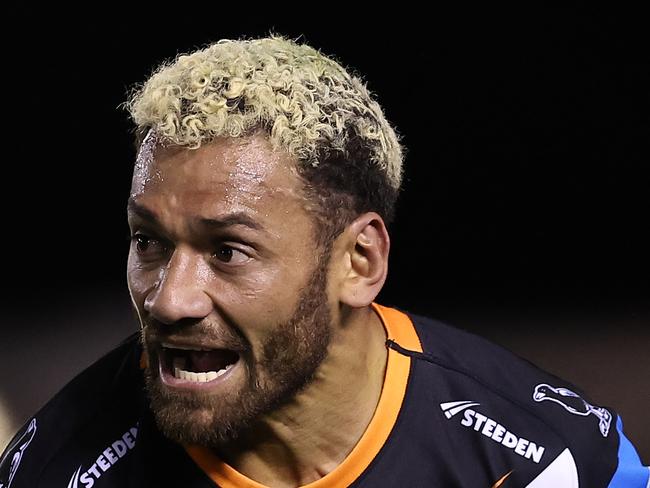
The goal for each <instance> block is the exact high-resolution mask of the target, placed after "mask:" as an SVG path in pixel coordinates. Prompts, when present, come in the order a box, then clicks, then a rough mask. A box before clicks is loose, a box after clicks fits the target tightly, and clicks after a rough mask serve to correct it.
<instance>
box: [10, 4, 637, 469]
mask: <svg viewBox="0 0 650 488" xmlns="http://www.w3.org/2000/svg"><path fill="white" fill-rule="evenodd" d="M231 8H234V7H231ZM236 10H237V11H236V12H234V13H227V12H223V11H220V10H217V9H216V8H215V9H214V11H209V10H207V11H201V12H198V15H195V14H197V13H194V14H193V13H191V12H189V13H183V14H178V15H176V14H174V15H171V17H167V18H163V17H162V16H154V15H153V14H151V15H149V16H147V17H143V18H138V19H135V18H134V17H133V16H132V14H131V12H128V13H127V12H125V13H124V15H115V14H114V13H110V12H102V11H101V10H95V11H93V12H83V11H78V10H76V11H70V12H66V11H63V10H61V9H60V8H57V10H53V11H47V10H43V8H39V9H36V8H29V7H25V8H23V9H20V10H17V9H15V8H14V9H9V12H8V14H7V19H6V22H8V23H9V24H12V26H13V27H14V28H15V29H16V34H15V36H14V37H13V38H12V40H11V42H9V43H5V45H4V49H3V57H4V59H3V62H2V63H3V73H4V80H5V82H4V84H5V87H4V97H3V101H4V108H5V110H4V113H3V115H4V124H3V127H4V129H3V130H4V131H5V134H6V136H5V138H4V145H3V149H4V151H3V154H4V164H3V166H2V173H3V177H2V180H1V181H2V188H3V192H2V204H3V208H4V215H3V217H4V219H3V223H4V231H3V237H4V239H3V259H2V266H3V272H2V278H3V279H2V302H3V303H2V306H3V310H4V312H5V313H4V314H3V317H4V318H3V321H2V327H3V333H2V341H1V342H0V361H1V363H0V379H1V382H0V419H1V418H2V416H3V415H4V418H5V419H6V420H5V425H4V427H2V421H1V420H0V445H2V444H3V443H4V442H6V441H7V440H8V438H7V436H8V435H10V434H11V433H12V431H13V430H15V429H16V427H17V423H22V422H23V421H25V420H26V419H27V418H28V416H29V415H30V414H31V413H32V412H33V411H34V410H35V409H37V408H38V407H40V406H41V405H42V404H43V403H44V402H45V401H46V400H47V398H49V397H50V396H51V395H52V394H53V393H54V392H55V391H57V390H58V389H59V388H60V387H61V386H62V385H63V384H64V383H65V382H66V381H68V380H69V379H70V378H71V377H72V376H73V375H74V374H76V372H78V371H80V370H81V369H82V368H83V367H84V366H86V365H87V364H89V363H90V362H91V361H93V360H94V359H95V358H97V357H98V355H99V354H100V353H101V352H103V351H106V350H108V349H110V348H111V347H112V346H113V345H114V344H116V343H117V342H118V341H119V339H120V338H121V337H124V336H125V335H126V334H128V333H129V332H130V331H132V330H135V328H136V324H135V321H134V320H133V317H132V315H131V313H130V309H129V299H128V294H127V292H126V285H125V263H126V253H127V248H128V242H127V233H128V228H127V226H126V218H125V204H126V198H127V196H128V191H129V186H130V173H131V169H132V161H133V158H134V150H133V148H132V142H131V137H130V130H131V125H130V122H129V121H128V117H127V114H126V112H125V111H124V110H122V109H120V108H119V105H120V104H121V103H122V102H124V101H125V99H126V93H127V90H128V89H129V88H131V87H132V86H133V85H134V84H135V83H138V82H142V81H143V80H144V79H145V78H146V77H147V76H148V75H149V74H150V72H151V70H152V69H153V68H154V66H156V65H157V63H159V62H160V61H162V60H164V59H167V58H169V57H172V56H174V55H175V54H176V53H177V52H186V51H190V50H193V49H194V48H196V47H199V46H202V45H204V44H206V43H208V42H210V41H214V40H217V39H220V38H234V37H241V36H253V37H254V36H260V35H264V34H268V32H269V31H270V30H273V31H275V32H277V33H278V34H283V35H286V36H289V37H292V38H298V37H299V36H300V38H301V40H303V41H305V42H307V43H309V44H311V45H313V46H314V47H317V48H319V49H321V50H322V51H323V52H325V53H326V54H330V55H334V56H335V57H336V58H337V59H338V60H339V61H340V62H341V63H342V64H344V65H346V66H350V67H352V68H353V70H354V71H356V72H358V73H360V74H362V75H363V77H364V78H365V79H366V80H367V81H368V86H369V88H370V90H371V91H372V92H373V93H375V94H376V97H377V98H378V100H379V102H380V103H381V104H382V105H383V106H384V108H385V112H386V115H387V117H388V118H389V120H390V121H391V122H392V123H394V124H395V125H396V127H397V128H398V131H399V133H400V134H401V135H402V137H403V143H404V144H405V146H406V147H407V151H408V153H407V158H406V177H405V182H404V192H403V194H402V196H401V199H400V202H399V207H398V216H397V222H396V224H395V225H394V226H393V228H392V232H391V235H392V246H393V247H392V258H391V271H390V277H389V282H388V284H387V286H386V288H385V290H384V291H383V292H382V295H381V297H380V300H379V301H380V302H381V303H385V304H391V305H398V306H400V307H402V308H405V309H408V310H411V311H415V312H420V313H424V314H427V315H430V316H434V317H437V318H439V319H442V320H445V321H447V322H451V323H453V324H456V325H458V326H460V327H463V328H465V329H469V330H471V331H473V332H476V333H479V334H481V335H484V336H486V337H488V338H491V339H493V340H495V341H497V342H499V343H501V344H503V345H505V346H506V347H508V348H510V349H512V350H514V351H515V352H517V353H518V354H520V355H522V356H524V357H526V358H528V359H530V360H532V361H533V362H535V363H537V364H539V365H540V366H542V367H544V368H545V369H548V370H550V371H552V372H553V373H556V374H558V375H560V376H562V377H564V378H566V379H568V380H570V381H573V382H575V383H577V384H579V385H580V386H581V387H582V388H583V389H584V390H586V391H587V393H588V394H589V396H590V397H591V399H592V400H593V401H594V402H595V403H598V404H604V405H608V406H611V407H612V408H614V409H616V410H617V411H619V412H621V413H622V415H623V418H624V420H625V422H626V430H627V432H628V434H629V437H630V438H631V439H632V440H633V442H634V443H635V444H636V446H637V447H638V449H639V451H640V452H641V453H642V458H644V460H645V462H646V463H648V459H650V421H649V420H648V410H649V409H648V407H649V406H650V393H649V391H650V390H649V388H648V386H647V378H648V377H649V376H650V375H649V373H650V360H649V359H648V354H647V351H648V346H650V331H649V327H648V326H649V325H650V300H649V299H648V298H649V296H650V286H649V283H650V280H649V279H648V276H649V272H650V262H649V259H648V249H650V238H649V232H648V220H649V219H648V211H649V210H650V205H649V198H648V183H649V182H650V178H649V177H648V175H649V172H648V164H649V163H650V151H649V148H650V120H649V114H650V97H649V87H650V63H649V58H648V55H647V53H648V46H650V43H649V42H648V40H649V39H648V36H647V28H646V27H644V25H643V23H642V18H643V17H642V16H641V14H640V12H631V11H629V12H622V11H621V12H613V11H611V10H609V11H601V12H597V11H585V10H569V9H556V10H554V9H541V8H540V9H537V10H536V9H533V8H530V9H528V10H526V11H508V12H505V11H495V10H489V11H488V10H486V11H475V10H471V9H469V7H467V9H462V8H459V10H458V11H442V10H439V11H437V12H436V11H433V12H429V13H424V12H417V13H416V12H413V13H401V14H400V13H395V12H392V11H388V10H386V11H384V12H373V18H372V19H371V18H370V16H369V14H358V15H356V14H354V15H353V14H351V13H348V12H342V11H337V10H330V11H326V12H320V13H318V14H312V15H307V14H304V15H303V18H301V19H294V18H289V17H287V16H283V15H281V14H280V13H278V12H275V13H274V14H275V15H271V14H267V13H262V12H256V14H255V15H256V16H254V17H252V18H248V16H249V15H251V13H248V12H240V11H239V9H236ZM244 14H245V15H244ZM377 16H378V17H377ZM2 410H4V414H3V413H2ZM3 429H4V430H3Z"/></svg>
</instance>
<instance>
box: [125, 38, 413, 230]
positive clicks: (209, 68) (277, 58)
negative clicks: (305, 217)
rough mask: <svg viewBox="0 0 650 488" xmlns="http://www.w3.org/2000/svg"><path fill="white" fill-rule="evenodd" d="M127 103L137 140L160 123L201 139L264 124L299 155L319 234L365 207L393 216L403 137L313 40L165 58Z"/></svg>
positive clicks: (169, 135) (230, 43)
mask: <svg viewBox="0 0 650 488" xmlns="http://www.w3.org/2000/svg"><path fill="white" fill-rule="evenodd" d="M126 106H127V108H128V110H129V111H130V113H131V116H132V118H133V121H134V122H135V125H136V138H137V139H138V142H141V141H142V138H143V136H144V135H145V134H146V133H147V132H148V131H149V130H154V132H155V133H156V134H157V136H158V137H161V138H162V139H163V140H164V141H166V142H169V143H171V144H175V145H181V146H187V147H189V148H197V147H199V146H200V145H201V144H203V143H206V142H210V141H211V140H213V139H214V138H215V137H222V136H226V137H241V136H245V135H249V134H251V133H252V132H253V131H255V130H260V129H261V130H263V131H264V132H265V133H266V134H267V135H268V137H269V140H270V142H271V144H272V146H273V147H274V148H275V149H277V148H282V149H284V150H286V151H287V152H288V153H289V154H291V155H293V156H295V157H296V158H297V159H298V160H299V162H300V164H299V166H298V168H297V169H298V173H299V174H300V176H301V177H302V179H303V181H304V182H305V191H306V193H307V196H308V197H309V198H311V199H312V200H313V201H314V203H315V204H316V205H315V207H314V211H315V214H316V216H317V217H318V221H319V222H320V223H321V226H320V227H321V228H320V229H319V232H318V233H317V234H318V235H319V236H320V239H319V240H321V241H331V239H333V238H334V237H336V235H338V233H340V232H341V231H342V230H343V229H344V228H345V226H347V225H348V224H349V223H350V222H351V221H352V220H353V219H354V218H355V217H356V216H357V215H359V214H360V213H363V212H366V211H376V212H378V213H379V214H380V215H381V216H382V217H383V218H384V220H386V221H387V222H388V223H389V222H390V221H391V220H392V219H393V215H394V206H395V202H396V199H397V195H398V192H399V188H400V184H401V179H402V160H403V154H402V153H403V151H402V147H401V145H400V142H399V139H398V136H397V134H396V132H395V130H394V129H393V128H392V127H391V125H390V124H389V123H388V121H387V120H386V118H385V116H384V114H383V111H382V109H381V107H380V106H379V104H378V103H377V102H376V101H374V100H373V99H372V97H371V95H370V93H369V92H368V90H367V88H366V87H365V85H364V83H363V82H362V81H361V80H360V79H359V78H358V77H355V76H351V75H350V74H349V73H348V72H347V71H346V70H345V69H344V68H343V67H341V66H340V65H339V64H338V63H337V62H335V61H333V60H332V59H330V58H328V57H326V56H324V55H323V54H321V53H320V52H319V51H317V50H315V49H314V48H312V47H310V46H307V45H299V44H297V43H296V42H294V41H291V40H287V39H284V38H282V37H277V36H272V37H269V38H263V39H253V40H221V41H219V42H217V43H215V44H212V45H210V46H208V47H207V48H205V49H202V50H198V51H195V52H193V53H191V54H189V55H181V56H178V57H177V58H176V59H174V60H172V61H171V62H168V63H163V65H161V66H160V67H159V68H158V69H157V70H156V71H155V72H154V74H153V75H152V76H151V77H150V78H149V79H148V80H147V81H146V82H145V83H144V84H143V85H142V86H141V87H139V88H138V89H136V90H135V91H134V92H133V93H132V94H131V96H130V97H129V100H128V102H127V103H126ZM323 231H325V232H324V233H323Z"/></svg>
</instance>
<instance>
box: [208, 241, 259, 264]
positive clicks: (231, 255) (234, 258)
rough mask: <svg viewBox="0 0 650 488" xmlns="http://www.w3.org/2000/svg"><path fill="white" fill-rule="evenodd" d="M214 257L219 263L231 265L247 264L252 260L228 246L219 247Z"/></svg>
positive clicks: (221, 245)
mask: <svg viewBox="0 0 650 488" xmlns="http://www.w3.org/2000/svg"><path fill="white" fill-rule="evenodd" d="M213 256H214V257H215V259H217V260H218V261H220V262H222V263H227V264H231V265H238V264H245V263H246V262H248V261H249V260H250V257H249V256H248V255H247V254H246V253H244V252H243V251H240V250H239V249H237V248H235V247H233V246H229V245H228V244H220V245H218V246H217V249H216V251H215V252H214V254H213Z"/></svg>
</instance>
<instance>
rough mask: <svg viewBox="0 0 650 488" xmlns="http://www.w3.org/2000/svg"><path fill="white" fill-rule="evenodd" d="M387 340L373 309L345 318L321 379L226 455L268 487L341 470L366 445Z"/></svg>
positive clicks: (318, 374) (323, 365)
mask: <svg viewBox="0 0 650 488" xmlns="http://www.w3.org/2000/svg"><path fill="white" fill-rule="evenodd" d="M385 341H386V332H385V330H384V327H383V325H382V323H381V320H380V319H379V317H378V316H377V314H376V313H375V312H374V311H373V310H372V309H371V308H370V307H366V308H364V309H354V310H352V311H351V312H349V313H348V314H347V315H346V316H345V317H341V318H340V320H339V326H338V327H336V328H335V332H334V333H333V336H332V342H331V344H330V346H329V348H328V354H327V357H326V358H325V359H324V360H323V362H322V363H321V365H320V366H319V368H318V370H317V372H316V375H315V377H314V379H313V381H312V382H311V383H310V384H309V385H308V386H307V387H306V388H304V389H303V390H302V391H300V392H299V393H298V394H297V395H296V396H295V397H294V399H293V400H292V401H291V402H289V403H288V404H286V405H284V406H283V407H281V408H279V409H278V410H275V411H274V412H272V413H271V414H269V415H267V416H265V417H264V418H262V419H260V421H259V422H258V423H257V424H256V426H255V427H254V428H253V429H251V430H250V431H249V432H247V433H246V435H245V436H243V437H242V438H240V439H238V440H237V441H236V442H234V443H232V444H230V445H228V446H227V447H226V448H225V449H223V451H222V452H220V456H221V457H222V458H223V459H224V460H225V461H226V462H228V464H230V465H231V466H232V467H233V468H235V469H236V470H237V471H239V472H240V473H242V474H244V475H246V476H247V477H249V478H251V479H254V480H256V481H258V482H260V483H262V484H265V485H268V486H277V487H295V486H301V485H304V484H307V483H310V482H312V481H316V480H318V479H320V478H322V477H323V476H325V475H326V474H327V473H329V472H330V471H332V470H334V469H335V468H336V467H337V466H338V465H339V464H341V462H342V461H343V460H344V459H345V457H346V456H347V455H348V454H349V453H350V452H351V451H352V449H353V448H354V446H355V445H356V444H357V442H358V441H359V439H361V436H362V435H363V433H364V432H365V430H366V428H367V427H368V424H369V423H370V421H371V419H372V417H373V414H374V412H375V408H376V407H377V403H378V402H379V397H380V395H381V390H382V386H383V382H384V373H385V369H386V361H387V350H386V346H385Z"/></svg>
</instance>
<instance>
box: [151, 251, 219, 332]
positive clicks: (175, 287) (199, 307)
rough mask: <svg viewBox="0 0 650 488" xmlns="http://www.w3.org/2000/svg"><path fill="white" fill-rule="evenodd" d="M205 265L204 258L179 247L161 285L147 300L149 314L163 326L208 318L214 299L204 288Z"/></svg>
mask: <svg viewBox="0 0 650 488" xmlns="http://www.w3.org/2000/svg"><path fill="white" fill-rule="evenodd" d="M204 264H205V263H203V262H202V259H201V257H200V256H193V255H192V254H191V253H189V252H185V251H184V250H183V249H181V248H176V249H175V250H174V253H173V254H172V256H171V258H170V260H169V261H168V263H167V266H166V267H165V269H164V270H163V271H162V276H161V278H160V281H159V282H158V284H157V286H155V287H154V288H153V289H152V290H151V291H150V292H149V294H148V295H147V297H146V298H145V301H144V309H145V311H147V312H149V313H150V314H151V315H152V316H153V318H155V319H156V320H158V321H160V322H162V323H163V324H174V323H176V322H178V321H180V320H182V319H202V318H204V317H206V316H207V315H208V314H209V313H210V311H211V310H212V300H211V299H210V297H209V296H208V294H207V293H206V292H205V288H204V287H205V284H206V274H205V272H204V269H203V267H204Z"/></svg>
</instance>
